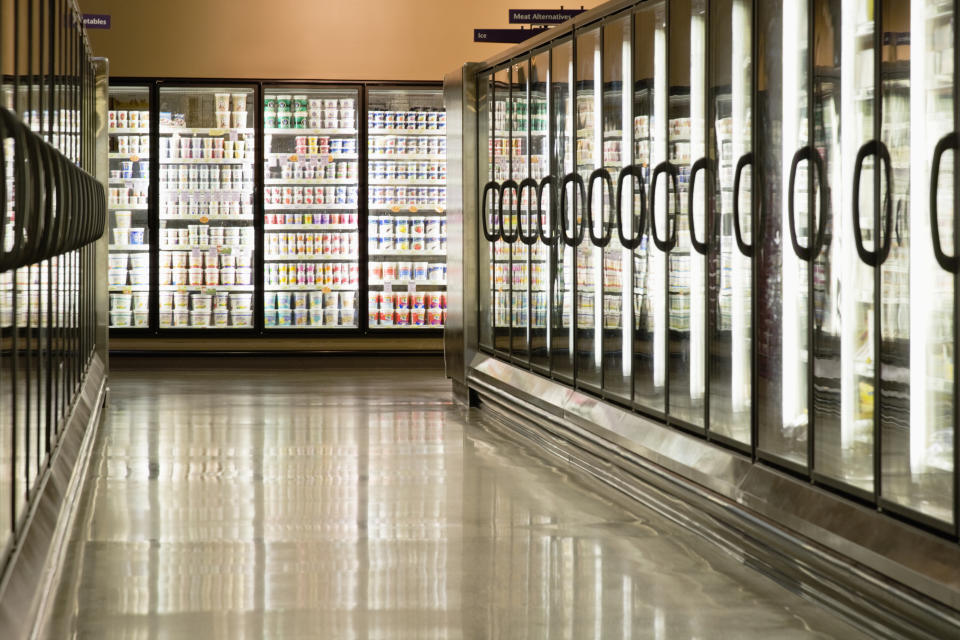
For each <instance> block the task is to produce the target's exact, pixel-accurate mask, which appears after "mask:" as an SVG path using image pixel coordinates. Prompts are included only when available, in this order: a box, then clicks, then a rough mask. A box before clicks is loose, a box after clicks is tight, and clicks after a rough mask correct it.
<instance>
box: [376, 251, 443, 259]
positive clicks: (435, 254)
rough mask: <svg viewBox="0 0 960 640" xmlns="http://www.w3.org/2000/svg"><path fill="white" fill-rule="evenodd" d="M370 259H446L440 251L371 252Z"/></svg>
mask: <svg viewBox="0 0 960 640" xmlns="http://www.w3.org/2000/svg"><path fill="white" fill-rule="evenodd" d="M368 255H369V256H370V257H371V258H390V257H407V256H410V257H414V258H446V257H447V254H446V253H444V252H440V251H382V252H381V251H371V252H370V253H369V254H368Z"/></svg>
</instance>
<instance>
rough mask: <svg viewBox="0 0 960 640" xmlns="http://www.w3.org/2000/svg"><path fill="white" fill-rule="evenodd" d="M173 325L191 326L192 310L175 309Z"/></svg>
mask: <svg viewBox="0 0 960 640" xmlns="http://www.w3.org/2000/svg"><path fill="white" fill-rule="evenodd" d="M173 326H175V327H189V326H190V312H189V311H179V310H178V311H174V312H173Z"/></svg>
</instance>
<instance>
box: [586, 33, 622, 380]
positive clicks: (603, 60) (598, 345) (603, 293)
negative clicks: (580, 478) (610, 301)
mask: <svg viewBox="0 0 960 640" xmlns="http://www.w3.org/2000/svg"><path fill="white" fill-rule="evenodd" d="M606 27H607V23H606V22H605V21H604V22H601V23H600V26H599V27H597V46H598V47H600V73H598V74H597V75H598V76H599V77H598V78H596V79H595V80H594V82H595V87H596V88H595V91H596V94H597V95H599V97H600V109H599V110H598V111H599V113H597V114H595V115H594V116H593V137H594V139H596V137H597V131H598V130H599V131H600V148H599V149H594V150H593V153H594V157H596V154H597V153H599V154H600V165H599V166H596V167H595V168H597V169H600V168H603V140H604V133H605V132H604V128H603V116H604V113H605V105H606V103H605V101H604V98H605V97H606V95H607V90H606V87H605V86H604V84H603V80H604V72H605V71H606V69H607V55H606V54H607V52H606V50H605V45H606V43H605V42H604V34H605V33H606V30H607V29H606ZM621 87H622V84H621ZM623 126H624V123H622V122H621V123H620V127H621V131H622V130H623ZM621 135H622V134H621ZM587 193H588V194H589V193H590V191H589V189H588V190H587ZM587 197H588V198H589V197H590V196H589V195H588V196H587ZM587 206H588V207H590V206H592V203H590V202H588V203H587ZM603 214H604V198H603V184H602V181H601V186H600V228H601V232H600V235H601V236H602V235H603V234H604V233H605V231H603V226H604V225H605V224H606V222H605V220H606V217H605V216H604V215H603ZM609 215H610V213H609V212H607V216H609ZM590 223H591V224H593V220H591V221H590ZM592 233H593V231H592V230H589V231H588V233H587V237H589V236H590V234H592ZM594 251H599V252H600V269H599V271H600V273H594V274H593V278H594V280H593V281H594V284H596V281H597V278H599V280H600V286H599V287H595V288H594V297H593V321H594V322H595V323H596V322H599V323H600V326H599V327H594V328H593V348H594V349H599V350H600V389H599V391H600V395H601V396H602V395H603V393H604V391H605V390H606V389H605V387H604V384H603V381H604V372H605V370H606V358H605V357H604V348H603V341H604V328H603V317H604V309H603V305H604V303H605V302H606V298H607V284H606V278H604V277H603V276H604V273H603V272H604V269H605V268H606V252H607V249H606V247H593V248H592V249H590V252H591V253H592V252H594ZM590 258H591V261H592V260H593V256H590ZM621 275H622V274H621ZM598 289H599V291H598ZM598 292H599V293H600V297H599V299H598V298H597V295H596V294H597V293H598ZM598 307H599V309H600V317H599V319H598V318H597V308H598ZM597 336H600V339H599V340H597ZM590 357H591V359H592V360H593V361H594V362H596V356H595V355H593V354H591V355H590Z"/></svg>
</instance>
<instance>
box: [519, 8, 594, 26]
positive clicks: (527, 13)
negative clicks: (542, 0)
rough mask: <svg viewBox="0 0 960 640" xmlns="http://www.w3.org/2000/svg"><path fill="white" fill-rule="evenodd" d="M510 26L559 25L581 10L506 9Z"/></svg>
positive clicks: (581, 11) (581, 10) (578, 13)
mask: <svg viewBox="0 0 960 640" xmlns="http://www.w3.org/2000/svg"><path fill="white" fill-rule="evenodd" d="M507 11H508V13H509V14H510V24H560V23H561V22H566V21H567V20H569V19H570V18H572V17H574V16H576V15H580V14H581V13H583V11H584V10H583V9H508V10H507Z"/></svg>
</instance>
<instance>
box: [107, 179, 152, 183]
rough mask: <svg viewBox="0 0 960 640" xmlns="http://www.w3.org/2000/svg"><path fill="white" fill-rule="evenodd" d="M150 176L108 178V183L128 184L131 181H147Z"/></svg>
mask: <svg viewBox="0 0 960 640" xmlns="http://www.w3.org/2000/svg"><path fill="white" fill-rule="evenodd" d="M149 181H150V178H110V184H129V183H131V182H149Z"/></svg>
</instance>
